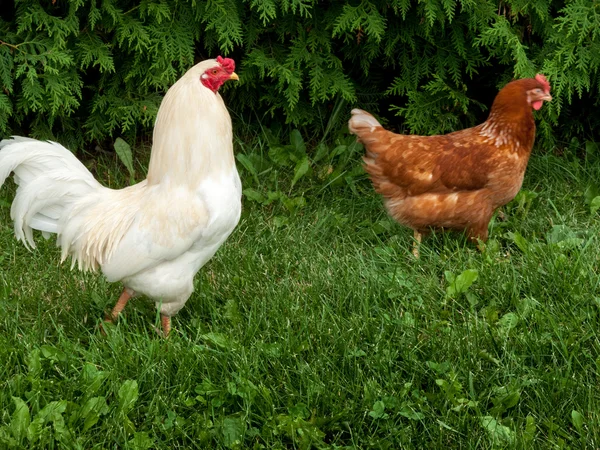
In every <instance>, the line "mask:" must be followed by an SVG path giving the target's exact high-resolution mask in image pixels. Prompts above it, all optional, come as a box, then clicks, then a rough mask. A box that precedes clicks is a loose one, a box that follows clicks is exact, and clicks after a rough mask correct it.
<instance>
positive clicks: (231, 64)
mask: <svg viewBox="0 0 600 450" xmlns="http://www.w3.org/2000/svg"><path fill="white" fill-rule="evenodd" d="M217 62H218V63H219V64H221V67H223V69H225V71H226V72H227V73H233V71H234V70H235V61H234V60H233V59H231V58H223V57H222V56H217Z"/></svg>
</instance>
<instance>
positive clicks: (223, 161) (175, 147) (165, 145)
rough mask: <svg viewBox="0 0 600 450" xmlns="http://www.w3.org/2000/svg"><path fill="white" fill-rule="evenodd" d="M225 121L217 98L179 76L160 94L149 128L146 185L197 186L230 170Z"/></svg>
mask: <svg viewBox="0 0 600 450" xmlns="http://www.w3.org/2000/svg"><path fill="white" fill-rule="evenodd" d="M232 138H233V137H232V129H231V118H230V117H229V113H228V112H227V108H226V107H225V104H224V103H223V100H222V99H221V96H220V95H219V94H218V93H217V94H215V93H213V92H211V91H210V90H209V89H207V88H206V87H204V86H203V85H202V84H201V83H200V81H199V79H198V78H197V77H195V76H190V77H183V78H182V79H180V80H179V81H178V82H177V83H175V84H174V85H173V86H172V87H171V89H169V91H168V92H167V94H166V95H165V98H164V99H163V101H162V103H161V105H160V108H159V110H158V115H157V117H156V124H155V126H154V134H153V144H152V154H151V156H150V164H149V167H148V177H147V180H148V184H149V185H152V184H157V183H160V182H162V181H168V182H170V183H174V184H187V185H188V186H195V185H197V184H198V183H199V182H200V181H201V180H202V179H204V178H205V177H206V176H207V175H208V174H211V175H215V174H219V173H229V172H230V171H231V170H232V169H233V167H234V166H235V161H234V156H233V145H232Z"/></svg>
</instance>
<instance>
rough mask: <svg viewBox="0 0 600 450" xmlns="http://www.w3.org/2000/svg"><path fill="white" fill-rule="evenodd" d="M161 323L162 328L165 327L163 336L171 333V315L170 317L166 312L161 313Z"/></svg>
mask: <svg viewBox="0 0 600 450" xmlns="http://www.w3.org/2000/svg"><path fill="white" fill-rule="evenodd" d="M160 323H161V325H162V329H163V336H164V337H167V336H169V333H170V332H171V317H169V316H167V315H165V314H161V315H160Z"/></svg>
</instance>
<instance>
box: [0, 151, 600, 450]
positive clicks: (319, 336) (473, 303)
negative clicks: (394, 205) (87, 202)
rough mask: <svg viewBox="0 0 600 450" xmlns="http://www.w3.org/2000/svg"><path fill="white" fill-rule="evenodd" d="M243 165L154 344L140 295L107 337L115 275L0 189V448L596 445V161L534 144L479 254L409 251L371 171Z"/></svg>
mask: <svg viewBox="0 0 600 450" xmlns="http://www.w3.org/2000/svg"><path fill="white" fill-rule="evenodd" d="M88 165H89V164H88ZM239 166H240V169H241V172H242V180H243V182H244V184H245V186H250V187H252V189H253V191H251V192H247V194H248V195H247V196H246V197H245V198H244V212H243V215H242V220H241V222H240V224H239V226H238V228H237V229H236V231H234V233H233V234H232V235H231V237H230V238H229V240H228V241H227V243H226V244H225V245H224V246H223V247H222V248H221V249H220V250H219V252H218V253H217V255H216V256H215V258H214V259H213V260H212V261H211V262H210V263H208V264H207V265H206V266H205V267H204V269H203V270H201V272H200V273H199V274H198V276H197V277H196V290H195V293H194V294H193V296H192V297H191V299H190V300H189V302H188V303H187V305H186V307H185V308H184V309H183V310H182V311H181V313H180V314H179V315H178V316H176V318H175V319H174V320H173V326H174V330H173V332H172V334H171V336H170V337H169V338H168V339H162V338H161V337H159V336H158V334H157V333H156V332H155V330H154V327H155V326H157V325H159V323H160V322H159V318H158V317H157V314H156V312H155V310H154V307H153V305H151V304H150V303H148V302H147V301H145V300H143V299H139V300H135V301H133V302H131V303H130V305H129V306H128V308H127V309H126V312H125V314H124V315H123V317H122V318H121V319H120V320H119V321H118V323H117V324H116V325H115V326H106V335H104V334H102V333H101V332H100V331H99V324H100V323H101V319H102V317H103V316H104V314H105V312H106V311H108V310H109V309H110V307H111V306H112V304H113V303H114V302H115V301H116V299H117V297H118V295H119V293H120V290H121V287H120V286H119V285H110V284H108V283H107V282H106V281H105V280H103V278H102V277H101V276H99V275H97V274H91V273H88V274H82V273H80V272H78V271H76V270H73V271H71V270H70V268H69V265H68V264H65V265H60V264H59V259H60V257H59V251H58V249H57V248H56V247H55V246H54V241H53V240H50V241H44V240H43V239H42V238H41V236H39V239H38V242H39V246H38V248H37V249H36V250H35V251H33V252H29V251H27V250H26V249H25V248H24V246H23V245H22V244H21V243H17V242H16V241H15V239H14V236H13V232H12V224H11V223H10V219H9V208H8V207H7V204H8V202H9V201H10V199H12V192H13V188H11V187H9V188H8V189H6V188H5V189H4V190H3V191H2V192H1V193H0V203H1V204H2V207H0V266H1V268H2V270H1V272H0V311H1V312H2V315H1V319H0V447H2V448H61V449H62V448H81V449H91V448H132V449H146V448H160V449H162V448H164V449H171V448H269V449H270V448H300V449H308V448H317V449H320V448H337V449H340V448H377V449H379V448H390V449H391V448H393V449H398V448H415V449H424V448H431V449H440V448H502V447H507V448H524V449H529V448H598V447H599V446H600V394H599V391H598V387H599V383H600V377H599V375H598V370H599V365H600V341H599V336H598V331H597V330H598V329H599V325H600V317H599V313H600V292H599V278H598V265H599V253H598V235H599V234H600V233H599V232H600V220H598V219H599V218H598V215H597V213H596V212H595V211H594V213H593V214H592V213H591V212H590V202H591V199H592V198H593V197H595V196H596V195H597V194H599V192H598V191H597V188H596V187H595V186H594V183H595V182H597V181H598V180H600V161H591V162H590V161H584V160H580V159H578V158H576V157H575V156H572V155H570V154H567V155H562V156H560V157H559V156H552V155H541V154H540V152H535V153H534V155H533V157H532V161H531V163H530V166H529V168H528V171H527V174H526V176H525V183H524V186H523V190H522V192H521V193H520V194H519V196H518V197H517V199H515V201H513V202H512V203H511V204H509V205H507V206H506V207H505V208H504V210H503V212H504V218H503V219H502V220H500V218H498V217H497V218H495V219H494V220H493V222H492V224H491V233H490V236H491V239H490V241H489V242H488V243H487V246H486V248H485V249H484V251H483V252H480V251H478V250H477V249H476V247H475V246H473V245H471V244H469V243H468V242H467V241H466V239H465V238H464V236H463V235H461V234H451V233H448V234H436V235H434V236H431V237H429V238H427V239H425V240H424V242H423V245H422V247H421V258H420V259H419V260H415V258H414V257H413V256H412V254H411V253H410V250H411V248H412V232H411V231H410V230H408V229H405V228H402V227H400V226H399V225H397V224H395V223H394V222H393V221H392V220H391V219H389V218H388V217H387V216H386V214H385V212H384V211H383V207H382V204H381V201H380V199H379V198H378V197H377V196H376V195H375V194H374V193H373V191H372V188H371V187H370V184H369V182H368V180H366V179H365V178H364V177H362V176H355V177H354V178H352V179H350V181H349V182H348V183H342V184H331V185H326V184H325V183H323V185H322V186H318V187H317V188H315V187H314V184H311V183H309V181H308V180H304V179H302V180H300V181H299V182H298V183H297V184H296V185H295V186H294V187H293V188H291V187H290V186H291V175H290V174H286V173H284V172H285V171H283V170H279V171H265V172H264V173H263V172H261V173H258V174H255V175H256V176H253V175H252V174H251V173H249V172H248V171H246V170H245V169H243V167H242V165H241V164H239ZM349 167H352V168H353V169H354V168H356V167H358V160H357V158H354V159H353V160H352V161H351V162H350V165H349ZM92 169H93V170H94V171H95V173H96V174H97V176H98V178H99V179H100V181H101V182H103V183H104V184H109V185H111V186H113V187H119V186H123V185H125V183H126V180H125V178H126V177H125V176H124V175H123V173H124V172H125V171H124V169H123V167H122V166H121V165H120V164H119V162H118V161H116V160H112V159H107V160H106V161H103V162H101V163H100V164H98V165H93V167H92ZM318 173H319V171H318V170H317V169H316V168H315V170H314V177H317V175H316V174H318ZM353 173H354V174H356V173H358V171H357V170H354V172H353ZM139 178H140V176H138V179H139ZM282 186H285V189H284V190H283V188H282ZM282 190H283V191H282ZM269 191H271V192H279V193H281V192H285V197H284V196H282V195H280V196H279V198H278V199H277V198H275V197H276V195H275V196H272V201H266V200H264V199H266V198H268V192H269ZM290 198H291V199H293V201H290V200H289V199H290ZM302 198H303V199H304V200H298V199H302ZM273 199H274V200H273ZM599 200H600V199H599ZM592 205H594V203H592Z"/></svg>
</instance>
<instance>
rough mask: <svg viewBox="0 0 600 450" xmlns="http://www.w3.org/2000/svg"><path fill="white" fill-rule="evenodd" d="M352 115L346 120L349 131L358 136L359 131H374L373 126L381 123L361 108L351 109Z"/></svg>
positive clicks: (378, 125) (375, 126)
mask: <svg viewBox="0 0 600 450" xmlns="http://www.w3.org/2000/svg"><path fill="white" fill-rule="evenodd" d="M351 113H352V117H351V118H350V121H349V122H348V128H349V130H350V133H352V134H356V135H359V136H360V133H361V131H365V129H366V131H369V132H373V131H375V128H377V127H380V126H381V124H380V123H379V122H378V121H377V119H376V118H375V117H373V116H372V115H371V114H369V113H368V112H366V111H363V110H362V109H353V110H352V111H351Z"/></svg>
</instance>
